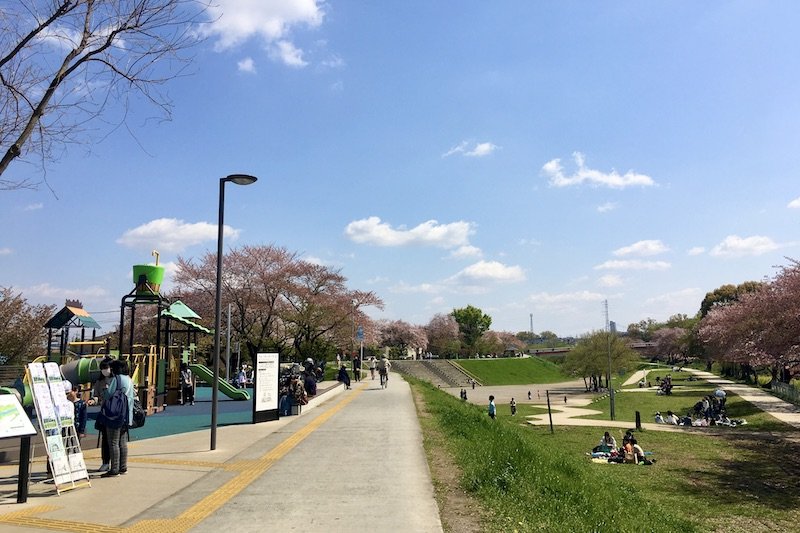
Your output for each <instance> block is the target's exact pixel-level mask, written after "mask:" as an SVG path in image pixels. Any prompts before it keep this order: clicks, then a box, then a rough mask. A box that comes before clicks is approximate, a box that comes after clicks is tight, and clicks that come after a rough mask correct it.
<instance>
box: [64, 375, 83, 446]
mask: <svg viewBox="0 0 800 533" xmlns="http://www.w3.org/2000/svg"><path fill="white" fill-rule="evenodd" d="M79 391H80V388H79V387H71V388H70V390H69V391H68V392H67V399H68V400H69V401H71V402H72V403H73V405H74V406H75V433H77V434H78V440H80V439H82V438H83V437H85V436H86V402H84V401H83V398H81V397H80V394H79Z"/></svg>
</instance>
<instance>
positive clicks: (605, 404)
mask: <svg viewBox="0 0 800 533" xmlns="http://www.w3.org/2000/svg"><path fill="white" fill-rule="evenodd" d="M653 374H654V375H653ZM666 374H670V375H672V383H673V385H674V386H680V388H674V389H673V390H672V394H670V395H669V396H658V395H656V393H655V391H647V392H645V391H638V388H637V389H636V390H637V392H625V389H623V391H622V392H617V394H615V396H614V413H615V416H616V419H617V420H625V421H629V422H632V423H633V422H635V421H636V411H639V412H640V413H641V417H642V422H653V417H654V415H655V413H656V411H661V414H662V415H666V413H667V411H672V412H673V413H676V414H678V415H679V416H683V415H685V414H686V413H687V412H689V411H692V410H693V408H694V404H696V403H697V402H698V401H700V400H702V399H703V396H707V395H709V394H713V393H714V391H715V390H716V387H715V386H714V385H712V384H710V383H708V382H706V381H702V380H701V381H687V378H688V377H689V376H690V375H691V374H689V373H688V372H669V371H667V370H665V371H657V372H655V373H652V372H651V373H650V374H648V379H650V377H651V375H653V379H650V381H651V382H652V383H655V376H660V377H663V376H665V375H666ZM610 403H611V402H610V399H609V398H608V397H604V398H602V399H600V400H598V401H596V402H594V403H592V404H591V405H589V406H588V407H589V408H591V409H596V410H598V411H602V414H600V415H593V416H587V417H585V418H592V419H597V420H604V419H605V420H607V419H608V417H609V415H608V413H609V411H610V409H611V407H610ZM725 410H726V412H727V413H728V416H729V417H730V418H744V419H745V420H747V425H744V426H741V428H740V429H741V430H744V431H751V432H752V431H781V432H787V431H793V428H792V427H791V426H789V425H788V424H784V423H783V422H781V421H780V420H778V419H776V418H775V417H773V416H771V415H768V414H767V413H765V412H763V411H762V410H761V409H758V408H757V407H756V406H754V405H753V404H751V403H750V402H748V401H745V400H743V399H742V398H740V397H739V396H736V395H735V394H730V393H729V394H728V399H727V402H726V404H725Z"/></svg>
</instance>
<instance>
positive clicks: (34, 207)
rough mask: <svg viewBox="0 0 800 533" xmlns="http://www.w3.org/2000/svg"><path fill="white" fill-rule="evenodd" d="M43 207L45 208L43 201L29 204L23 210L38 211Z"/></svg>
mask: <svg viewBox="0 0 800 533" xmlns="http://www.w3.org/2000/svg"><path fill="white" fill-rule="evenodd" d="M42 208H44V204H43V203H38V204H28V205H26V206H25V208H24V209H23V211H38V210H39V209H42Z"/></svg>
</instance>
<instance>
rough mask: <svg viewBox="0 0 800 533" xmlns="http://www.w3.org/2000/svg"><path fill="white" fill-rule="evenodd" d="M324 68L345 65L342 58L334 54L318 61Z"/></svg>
mask: <svg viewBox="0 0 800 533" xmlns="http://www.w3.org/2000/svg"><path fill="white" fill-rule="evenodd" d="M320 64H321V65H322V66H323V67H325V68H342V67H344V66H345V63H344V59H342V58H341V57H339V56H338V55H336V54H333V55H331V56H330V57H329V58H328V59H324V60H323V61H322V62H321V63H320Z"/></svg>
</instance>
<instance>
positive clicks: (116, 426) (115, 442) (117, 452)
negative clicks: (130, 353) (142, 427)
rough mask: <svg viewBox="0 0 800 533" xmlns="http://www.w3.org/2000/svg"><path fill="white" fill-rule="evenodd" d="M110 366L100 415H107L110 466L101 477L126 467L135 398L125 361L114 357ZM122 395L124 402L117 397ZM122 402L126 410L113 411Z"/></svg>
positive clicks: (121, 470)
mask: <svg viewBox="0 0 800 533" xmlns="http://www.w3.org/2000/svg"><path fill="white" fill-rule="evenodd" d="M110 366H111V376H110V378H111V379H109V382H108V388H107V389H106V390H105V391H104V393H103V404H104V409H105V408H106V406H107V407H108V409H107V413H104V412H103V410H102V409H101V411H100V417H101V418H103V417H104V415H105V418H106V419H105V422H104V425H105V426H106V436H107V437H108V448H109V450H110V451H111V468H110V469H109V471H108V472H106V473H105V474H103V475H102V476H100V477H114V476H118V475H120V474H125V473H126V472H127V471H128V426H130V425H131V422H132V421H133V402H134V399H135V393H134V390H133V380H131V378H130V377H128V364H127V363H126V362H124V361H120V360H118V359H117V360H114V361H112V362H111V365H110ZM122 396H124V398H125V399H126V400H127V402H122V401H120V400H121V399H122V398H121V397H122ZM123 403H125V404H126V405H125V406H124V408H125V410H126V412H123V413H118V412H116V411H117V410H118V409H119V408H120V407H119V406H122V404H123ZM120 415H121V417H120Z"/></svg>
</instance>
